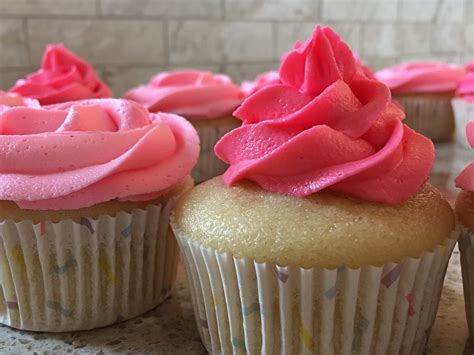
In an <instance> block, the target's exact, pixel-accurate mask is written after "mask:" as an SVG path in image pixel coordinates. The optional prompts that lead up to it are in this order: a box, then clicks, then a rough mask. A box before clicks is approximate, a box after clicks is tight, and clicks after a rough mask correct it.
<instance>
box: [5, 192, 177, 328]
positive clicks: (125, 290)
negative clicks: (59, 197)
mask: <svg viewBox="0 0 474 355" xmlns="http://www.w3.org/2000/svg"><path fill="white" fill-rule="evenodd" d="M172 202H173V199H171V200H168V201H167V202H162V203H161V204H159V205H150V206H148V207H147V209H146V210H140V209H137V210H134V211H132V212H131V213H125V212H120V213H118V214H117V215H116V216H115V217H111V216H106V215H103V216H100V217H99V218H98V219H91V218H81V219H80V220H77V221H73V220H70V219H69V220H63V221H61V222H59V223H51V222H42V223H37V224H34V223H33V222H32V221H22V222H17V223H16V222H14V221H12V220H7V221H4V222H0V323H1V324H5V325H8V326H11V327H14V328H17V329H24V330H32V331H48V332H63V331H75V330H85V329H92V328H98V327H102V326H106V325H109V324H113V323H116V322H120V321H124V320H127V319H130V318H133V317H135V316H138V315H140V314H142V313H144V312H146V311H148V310H150V309H153V308H154V307H156V306H157V305H158V304H160V303H161V302H162V301H163V300H165V299H166V298H167V297H168V296H169V294H170V293H171V291H172V288H173V285H174V281H175V278H176V272H177V264H178V261H179V248H178V245H177V243H176V240H175V239H174V237H173V235H172V233H171V230H170V227H169V215H170V210H171V208H172V205H173V203H172Z"/></svg>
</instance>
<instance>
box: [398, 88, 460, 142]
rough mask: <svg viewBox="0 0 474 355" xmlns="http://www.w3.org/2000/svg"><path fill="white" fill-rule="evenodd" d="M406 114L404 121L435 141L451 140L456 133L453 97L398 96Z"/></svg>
mask: <svg viewBox="0 0 474 355" xmlns="http://www.w3.org/2000/svg"><path fill="white" fill-rule="evenodd" d="M394 99H396V100H397V101H399V102H400V103H401V104H402V106H403V109H404V111H405V114H406V118H405V120H404V123H406V124H407V125H408V126H410V127H411V128H413V129H414V130H415V131H417V132H418V133H421V134H423V135H425V136H427V137H428V138H430V139H432V140H434V141H450V140H452V138H453V134H454V114H453V109H452V107H451V101H450V100H451V98H449V97H443V96H442V95H439V97H438V96H430V95H426V96H425V95H414V96H413V97H412V96H408V95H406V96H405V95H403V96H397V95H394Z"/></svg>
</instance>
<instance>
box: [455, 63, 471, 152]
mask: <svg viewBox="0 0 474 355" xmlns="http://www.w3.org/2000/svg"><path fill="white" fill-rule="evenodd" d="M467 70H468V74H467V75H466V76H465V77H464V78H463V79H462V80H460V81H459V84H458V89H457V91H456V97H455V98H454V99H453V100H452V101H451V104H452V106H453V110H454V117H455V120H456V141H457V142H458V143H461V145H462V146H463V147H465V148H470V146H469V142H468V141H467V139H466V135H465V132H466V125H467V123H468V122H469V121H471V120H474V63H471V64H470V65H468V66H467Z"/></svg>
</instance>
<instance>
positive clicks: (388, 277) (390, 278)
mask: <svg viewBox="0 0 474 355" xmlns="http://www.w3.org/2000/svg"><path fill="white" fill-rule="evenodd" d="M401 272H402V265H401V264H398V265H396V266H395V267H394V268H393V269H392V270H390V271H389V272H388V273H386V274H385V276H384V277H383V278H382V283H383V284H384V285H385V287H387V288H390V286H392V285H393V283H394V282H395V281H397V279H398V277H399V276H400V274H401Z"/></svg>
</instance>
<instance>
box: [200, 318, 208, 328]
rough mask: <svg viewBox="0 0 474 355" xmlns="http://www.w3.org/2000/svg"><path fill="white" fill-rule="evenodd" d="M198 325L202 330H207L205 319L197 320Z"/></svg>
mask: <svg viewBox="0 0 474 355" xmlns="http://www.w3.org/2000/svg"><path fill="white" fill-rule="evenodd" d="M199 325H200V326H201V327H203V328H206V329H209V324H208V323H207V320H206V319H202V318H199Z"/></svg>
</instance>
